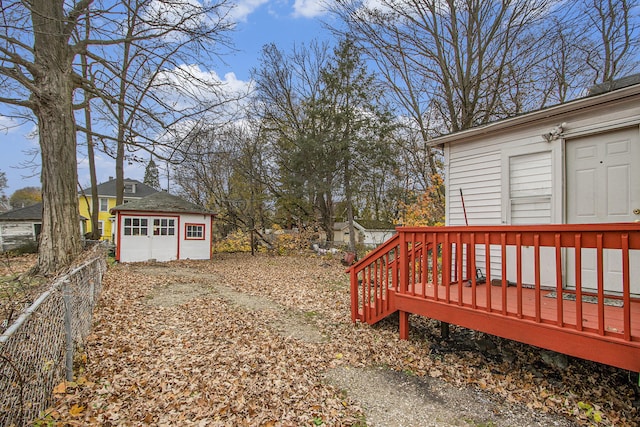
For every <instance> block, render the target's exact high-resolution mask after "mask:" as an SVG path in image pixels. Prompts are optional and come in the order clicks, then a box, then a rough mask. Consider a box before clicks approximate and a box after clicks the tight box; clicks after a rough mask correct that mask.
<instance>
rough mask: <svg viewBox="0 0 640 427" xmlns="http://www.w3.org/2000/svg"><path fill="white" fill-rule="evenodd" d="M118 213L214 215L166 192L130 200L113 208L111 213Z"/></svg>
mask: <svg viewBox="0 0 640 427" xmlns="http://www.w3.org/2000/svg"><path fill="white" fill-rule="evenodd" d="M116 211H139V212H172V213H198V214H208V215H214V213H213V212H210V211H208V210H206V209H203V208H202V207H200V206H198V205H196V204H195V203H191V202H188V201H186V200H184V199H182V198H180V197H178V196H174V195H173V194H169V193H167V192H166V191H159V192H156V193H154V194H151V195H149V196H146V197H143V198H142V199H136V200H130V201H129V202H127V203H123V204H121V205H118V206H115V207H113V208H111V212H112V213H113V212H116Z"/></svg>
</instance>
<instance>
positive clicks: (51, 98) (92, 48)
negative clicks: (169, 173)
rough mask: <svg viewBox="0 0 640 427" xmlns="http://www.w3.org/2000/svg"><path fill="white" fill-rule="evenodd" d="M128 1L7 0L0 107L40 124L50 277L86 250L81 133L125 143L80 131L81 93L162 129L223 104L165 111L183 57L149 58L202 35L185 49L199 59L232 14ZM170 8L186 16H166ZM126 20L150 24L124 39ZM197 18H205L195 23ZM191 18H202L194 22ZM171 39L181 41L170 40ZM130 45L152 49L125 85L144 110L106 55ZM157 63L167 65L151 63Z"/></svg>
mask: <svg viewBox="0 0 640 427" xmlns="http://www.w3.org/2000/svg"><path fill="white" fill-rule="evenodd" d="M131 4H132V2H127V3H124V4H123V3H122V2H115V1H114V2H111V1H105V2H95V7H94V2H93V1H92V0H76V1H66V0H30V1H13V2H2V8H1V9H0V19H2V27H1V29H0V84H1V85H2V87H3V88H4V91H3V95H1V96H0V102H3V103H5V104H9V105H11V106H14V107H15V108H17V109H18V112H17V114H24V113H23V112H24V110H30V111H31V112H32V114H33V115H35V117H36V119H37V122H38V134H39V138H40V153H41V161H42V169H41V181H42V192H43V206H44V207H43V224H42V232H41V235H40V251H39V255H38V269H39V270H40V272H42V273H44V274H51V273H54V272H56V271H58V270H60V269H61V268H64V267H65V266H67V265H69V264H70V263H71V261H72V260H73V259H74V258H75V256H76V255H77V254H78V253H79V252H80V250H81V241H80V227H79V223H78V212H79V211H78V197H77V193H76V183H77V181H78V179H77V160H76V145H77V144H76V131H77V130H82V131H85V132H88V133H90V134H93V136H94V137H98V138H101V139H102V140H105V141H109V140H111V141H118V140H121V138H119V137H118V136H117V135H119V133H118V132H115V135H116V136H115V137H114V133H111V132H108V131H106V132H104V131H103V132H98V129H96V128H95V127H94V128H93V129H90V128H89V127H88V126H84V127H82V126H78V125H77V123H76V120H75V117H74V93H75V91H76V90H77V89H82V90H84V91H86V92H87V93H89V94H91V98H93V99H100V100H102V101H103V102H102V106H103V107H104V108H105V109H107V110H108V111H110V112H111V113H115V114H112V116H113V117H119V118H120V119H123V118H124V116H123V115H120V116H118V114H117V112H118V111H119V109H120V108H123V109H124V110H125V111H127V112H129V113H130V114H131V115H132V116H133V117H135V119H136V120H139V121H138V123H144V124H145V125H146V126H149V127H151V126H152V125H153V129H162V130H165V131H167V130H170V129H171V128H172V127H175V126H176V124H178V123H179V122H180V121H181V120H184V119H185V118H186V117H189V116H190V114H197V113H202V112H204V111H206V110H208V109H210V108H213V105H219V103H218V102H212V103H209V104H207V107H202V106H201V105H199V106H197V107H195V109H192V110H189V112H188V113H186V110H181V111H180V113H181V114H172V111H174V110H172V109H171V108H168V107H173V106H175V104H176V103H177V102H178V101H176V100H175V98H174V99H173V102H169V103H167V102H164V101H165V100H166V99H167V98H169V97H168V96H167V93H168V92H164V93H161V92H160V91H159V89H160V88H171V89H175V87H176V85H171V84H170V82H171V81H172V78H173V77H175V75H176V73H175V71H176V69H171V68H170V65H178V64H179V61H180V59H179V58H180V57H179V56H178V55H177V54H175V55H172V56H171V58H172V60H173V61H174V62H171V61H167V60H165V61H163V62H162V58H161V57H159V56H153V55H152V53H157V54H158V55H162V54H167V53H175V52H183V50H182V47H184V46H186V44H185V43H186V42H184V39H180V37H181V36H182V37H187V36H186V34H188V35H191V37H192V38H191V39H189V40H191V41H194V40H197V39H198V37H199V36H202V37H203V38H202V39H201V40H202V44H198V43H197V42H196V45H195V46H194V45H189V47H190V48H192V49H194V50H191V51H190V52H193V55H196V54H198V49H197V48H198V46H200V47H206V48H209V47H210V46H209V45H207V44H206V43H207V42H209V41H210V40H211V39H212V38H214V39H216V38H215V35H217V34H221V33H222V32H224V31H226V30H228V29H229V28H230V24H229V23H227V21H226V19H225V13H224V12H222V11H224V10H227V8H225V7H224V3H223V2H221V3H207V6H206V9H205V10H209V11H212V14H211V15H202V12H203V9H202V8H198V7H195V6H194V4H193V2H190V1H187V0H153V1H152V0H148V1H146V2H139V3H136V5H138V4H140V6H141V8H140V9H132V8H131V7H129V6H131ZM142 6H144V7H142ZM203 7H205V6H203ZM217 7H219V8H217ZM176 8H177V9H176ZM167 10H179V11H180V12H185V11H187V12H188V13H186V14H181V15H176V14H168V13H164V12H167ZM132 12H133V15H132V14H131V13H132ZM218 12H220V13H219V14H217V15H216V13H218ZM136 13H138V14H140V15H136ZM123 16H124V17H127V16H128V17H133V16H136V17H138V16H143V17H144V25H143V26H142V27H135V28H136V30H137V32H135V33H132V34H129V35H127V33H126V32H122V31H120V28H121V27H120V25H121V24H122V22H123V21H126V19H122V18H123ZM213 17H217V18H218V19H217V20H216V19H212V18H213ZM200 18H203V19H202V20H201V21H197V20H198V19H200ZM193 20H196V21H195V23H194V21H193ZM89 22H91V27H90V32H89V34H90V35H89V36H87V33H85V31H84V29H86V28H88V25H89ZM185 22H188V23H189V25H185V28H188V29H189V31H187V32H185V31H178V33H179V34H177V35H176V31H177V30H176V23H185ZM172 36H175V37H174V38H173V39H172V38H171V37H172ZM147 40H163V41H164V42H165V46H166V47H167V49H166V50H164V51H153V52H152V51H150V50H149V49H151V48H154V49H155V48H156V47H157V46H158V45H157V44H156V45H149V44H146V45H145V44H144V43H143V42H144V41H147ZM216 40H219V39H216ZM125 42H128V43H131V44H132V45H135V46H136V47H137V48H140V49H142V51H144V52H146V53H147V57H146V59H144V58H143V59H141V62H140V63H138V65H140V66H139V67H138V68H137V72H136V74H135V75H134V76H131V75H129V76H128V79H129V80H126V81H127V82H129V83H131V84H132V86H127V88H126V90H127V91H128V93H133V89H134V88H135V89H137V90H139V91H140V92H139V93H138V96H136V97H134V100H137V101H139V100H140V99H146V100H148V102H147V103H145V104H143V103H141V102H132V101H130V100H129V99H125V100H123V99H122V98H119V97H118V94H120V93H121V92H120V91H119V89H121V87H122V85H120V84H118V83H117V82H119V81H117V80H114V76H118V75H120V74H119V73H118V72H117V71H118V70H119V69H120V67H119V66H117V64H121V61H117V60H115V61H112V60H110V59H113V58H110V57H109V53H110V51H109V49H108V47H109V46H112V47H118V46H124V45H126V43H125ZM145 49H146V50H145ZM81 55H86V58H87V65H86V66H87V67H88V68H89V69H91V72H92V76H93V79H86V78H83V76H82V72H79V71H78V70H79V68H80V67H81V66H80V65H79V64H76V63H75V61H76V59H77V57H78V56H81ZM141 58H142V57H141ZM152 58H155V59H156V60H159V61H161V62H160V63H159V62H153V61H152ZM181 58H184V57H181ZM159 64H161V65H159ZM152 65H153V66H152ZM165 71H168V72H165ZM114 82H116V84H115V86H114V85H113V84H114ZM149 82H153V84H151V83H149ZM207 87H210V86H207ZM190 88H191V90H192V92H193V91H196V92H199V91H200V89H201V88H202V86H198V85H196V86H195V89H193V88H194V86H191V87H190ZM114 89H115V90H114ZM152 89H153V90H152ZM114 94H115V95H114ZM140 94H143V95H144V96H140ZM184 95H185V93H184V91H183V92H182V93H179V94H178V97H180V96H183V98H182V99H181V100H184ZM87 102H88V101H87V99H86V98H85V102H84V103H82V102H81V105H79V106H76V107H79V108H81V107H82V106H83V105H84V104H87ZM87 105H88V104H87ZM143 118H144V120H142V119H143ZM90 120H91V119H90ZM121 124H123V125H124V126H127V129H128V133H126V136H127V137H130V138H131V140H132V141H134V140H135V138H136V137H140V135H142V133H141V132H139V131H138V132H137V131H136V128H134V126H133V122H127V121H126V120H125V121H124V123H121V122H120V121H118V124H117V125H118V126H120V125H121ZM154 137H155V138H161V135H158V133H157V132H156V134H155V135H149V134H148V133H145V134H144V136H143V137H141V138H143V139H145V138H146V140H151V139H154Z"/></svg>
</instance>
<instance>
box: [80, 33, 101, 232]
mask: <svg viewBox="0 0 640 427" xmlns="http://www.w3.org/2000/svg"><path fill="white" fill-rule="evenodd" d="M90 24H91V23H90V22H87V25H86V27H85V38H86V39H87V40H88V39H89V38H90V36H91V27H90ZM81 60H82V76H83V77H84V78H85V79H87V80H90V81H93V76H91V73H90V72H89V67H88V65H87V55H82V57H81ZM84 102H85V107H84V108H85V109H84V123H85V127H86V129H87V158H88V159H89V177H90V180H91V206H90V208H89V212H90V213H91V233H90V234H89V239H91V240H100V237H102V236H101V235H100V224H99V222H98V215H99V214H100V201H99V200H98V179H97V177H96V157H95V153H94V146H93V136H92V134H93V131H92V126H91V123H92V122H91V96H90V94H89V93H88V92H87V91H85V92H84Z"/></svg>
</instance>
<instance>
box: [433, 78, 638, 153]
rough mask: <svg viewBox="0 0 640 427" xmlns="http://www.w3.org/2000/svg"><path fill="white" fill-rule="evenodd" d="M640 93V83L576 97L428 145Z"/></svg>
mask: <svg viewBox="0 0 640 427" xmlns="http://www.w3.org/2000/svg"><path fill="white" fill-rule="evenodd" d="M638 95H640V84H637V85H633V86H629V87H626V88H622V89H617V90H614V91H611V92H605V93H603V94H600V95H593V96H588V97H585V98H580V99H576V100H574V101H570V102H567V103H564V104H558V105H554V106H552V107H548V108H544V109H542V110H537V111H533V112H530V113H526V114H522V115H520V116H515V117H511V118H508V119H503V120H499V121H497V122H492V123H488V124H486V125H481V126H477V127H474V128H471V129H466V130H463V131H460V132H455V133H450V134H447V135H443V136H439V137H437V138H434V139H432V140H431V141H429V143H428V145H429V146H431V147H438V146H443V145H445V144H450V143H453V142H458V141H460V140H464V139H468V138H473V137H477V136H481V135H485V134H487V133H490V132H498V131H501V130H504V129H508V128H511V127H515V126H520V125H524V124H531V123H532V122H536V121H542V120H548V119H551V118H553V117H557V116H562V115H564V114H567V113H572V112H576V111H579V110H582V109H585V108H590V107H593V106H595V105H599V104H604V103H609V102H615V101H621V100H624V99H627V98H630V97H635V96H638Z"/></svg>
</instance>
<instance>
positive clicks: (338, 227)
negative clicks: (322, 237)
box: [333, 219, 396, 247]
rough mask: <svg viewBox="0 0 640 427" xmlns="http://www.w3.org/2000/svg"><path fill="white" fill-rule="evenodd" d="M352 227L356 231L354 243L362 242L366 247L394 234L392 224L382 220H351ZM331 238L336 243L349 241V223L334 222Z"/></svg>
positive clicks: (379, 243)
mask: <svg viewBox="0 0 640 427" xmlns="http://www.w3.org/2000/svg"><path fill="white" fill-rule="evenodd" d="M353 227H354V228H355V230H356V232H357V236H356V243H362V244H363V245H365V246H367V247H376V246H379V245H381V244H382V243H384V242H385V241H387V240H388V239H389V238H390V237H391V236H393V235H394V234H396V229H395V227H394V226H393V224H388V223H386V222H382V221H375V220H363V219H359V220H357V221H353ZM333 231H334V236H333V240H334V242H337V243H345V244H346V243H349V223H348V222H336V223H334V224H333Z"/></svg>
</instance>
